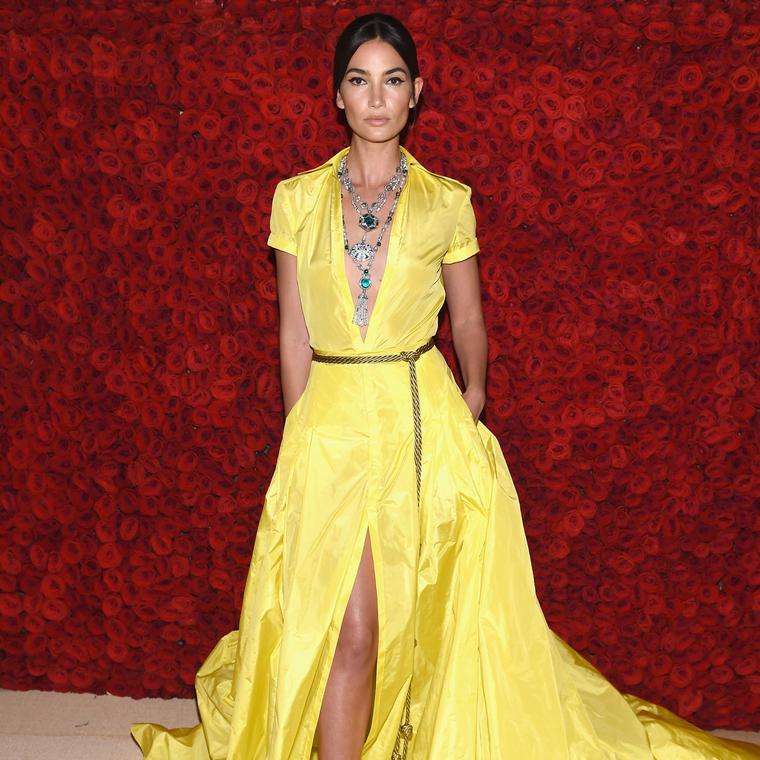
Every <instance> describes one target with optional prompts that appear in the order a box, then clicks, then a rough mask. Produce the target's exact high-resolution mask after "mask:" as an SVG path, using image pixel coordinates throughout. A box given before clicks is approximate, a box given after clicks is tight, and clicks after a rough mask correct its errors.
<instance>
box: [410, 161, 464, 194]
mask: <svg viewBox="0 0 760 760" xmlns="http://www.w3.org/2000/svg"><path fill="white" fill-rule="evenodd" d="M414 167H415V169H417V172H418V176H419V177H420V179H421V181H422V182H423V183H427V185H429V186H430V189H431V190H437V191H438V192H437V193H436V195H438V194H443V195H445V196H450V197H462V196H469V195H470V194H471V192H472V189H471V187H470V186H469V185H468V184H467V183H465V182H462V181H461V180H459V179H456V178H455V177H450V176H448V175H446V174H440V173H438V172H434V171H433V170H432V169H428V168H427V167H426V166H423V165H422V164H421V163H419V161H415V164H414Z"/></svg>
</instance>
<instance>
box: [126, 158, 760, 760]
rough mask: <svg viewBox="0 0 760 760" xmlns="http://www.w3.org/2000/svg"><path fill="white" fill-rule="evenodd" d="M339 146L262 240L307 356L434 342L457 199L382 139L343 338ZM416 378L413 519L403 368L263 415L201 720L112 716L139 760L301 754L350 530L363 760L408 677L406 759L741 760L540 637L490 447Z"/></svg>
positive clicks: (383, 368)
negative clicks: (383, 190) (370, 301)
mask: <svg viewBox="0 0 760 760" xmlns="http://www.w3.org/2000/svg"><path fill="white" fill-rule="evenodd" d="M347 151H348V148H347V147H346V148H343V149H342V150H341V151H339V152H338V153H337V154H336V155H335V156H333V157H332V158H331V159H330V160H328V161H326V162H325V163H324V164H322V165H321V166H317V167H316V168H314V169H311V170H308V171H305V172H301V173H300V174H297V175H295V176H294V177H290V178H288V179H285V180H283V181H282V182H280V183H279V184H278V186H277V188H276V190H275V194H274V198H273V202H272V213H271V219H270V224H271V235H270V236H269V239H268V241H267V242H268V244H269V245H271V246H272V247H274V248H279V249H282V250H284V251H287V252H289V253H292V254H293V255H295V256H296V257H297V279H298V285H299V290H300V297H301V302H302V306H303V311H304V316H305V319H306V323H307V326H308V330H309V337H310V344H311V346H312V348H313V349H314V350H315V352H316V351H320V352H322V353H329V354H333V355H353V354H365V353H366V354H388V353H398V352H400V351H409V350H412V349H415V348H417V347H418V346H421V345H422V344H424V343H425V341H427V340H428V338H430V337H431V336H433V335H434V334H435V332H436V330H437V327H438V312H439V310H440V308H441V306H442V304H443V301H444V296H445V292H444V287H443V282H442V275H441V263H442V262H443V263H451V262H456V261H460V260H462V259H465V258H467V257H469V256H472V255H473V254H475V253H477V252H478V250H479V247H478V242H477V239H476V229H475V215H474V213H473V209H472V205H471V192H470V188H469V187H468V186H467V185H464V184H462V183H460V182H458V181H456V180H454V179H451V178H448V177H445V176H442V175H439V174H435V173H433V172H431V171H429V170H428V169H426V168H424V167H423V166H422V165H421V164H420V163H419V162H418V161H417V160H416V159H415V158H414V157H413V156H412V155H411V154H410V153H409V151H407V150H406V149H405V148H403V147H402V151H403V152H404V153H405V155H406V158H407V161H408V164H409V173H408V177H407V182H406V184H405V186H404V189H403V190H402V192H401V195H400V197H399V201H398V206H397V209H396V215H395V218H394V221H393V223H392V226H391V227H390V230H389V234H390V238H389V243H388V255H387V263H386V268H385V275H384V277H383V281H382V284H381V285H380V290H379V291H378V297H377V301H376V303H375V305H374V308H373V310H372V313H371V314H370V322H369V326H368V331H367V335H366V340H365V341H362V338H361V336H360V333H359V327H358V326H357V325H355V324H354V323H353V322H352V317H353V306H354V305H353V302H352V298H351V293H350V290H349V287H348V281H347V278H346V271H345V265H344V248H343V238H342V219H341V201H340V186H339V183H338V180H337V177H336V171H337V168H338V165H339V163H340V160H341V158H342V157H343V155H344V154H345V153H346V152H347ZM389 202H390V201H389ZM357 274H358V270H357ZM416 375H417V387H418V394H419V396H418V398H419V414H420V417H421V426H422V430H421V433H422V461H421V473H422V475H421V491H420V502H419V507H418V504H417V495H416V489H417V482H416V467H418V466H419V465H418V463H417V462H415V457H414V442H415V435H414V423H413V414H412V407H411V402H410V393H411V392H410V371H409V365H408V363H407V362H406V361H395V362H388V363H368V364H330V363H319V362H315V361H313V362H312V364H311V368H310V373H309V377H308V381H307V384H306V388H305V390H304V392H303V394H302V395H301V396H300V398H299V399H298V400H297V401H296V403H295V405H294V407H293V408H292V409H291V411H290V412H289V414H288V415H287V417H286V419H285V427H284V430H283V435H282V441H281V444H280V451H279V455H278V459H277V464H276V467H275V471H274V474H273V476H272V480H271V482H270V485H269V488H268V490H267V493H266V495H265V499H264V504H263V512H262V516H261V520H260V524H259V528H258V532H257V534H256V539H255V543H254V547H253V556H252V559H251V564H250V570H249V574H248V578H247V581H246V585H245V591H244V596H243V601H242V609H241V614H240V623H239V627H238V630H233V631H230V632H229V633H227V634H226V635H225V636H224V637H222V638H221V639H220V640H219V642H218V643H217V644H216V646H215V647H214V649H213V650H212V651H211V653H210V654H209V656H208V657H207V659H206V661H205V662H204V663H203V664H202V665H201V667H200V669H199V671H198V673H197V677H196V682H195V683H196V696H197V702H198V707H199V712H200V715H201V723H199V724H197V725H196V726H193V727H191V728H175V729H167V728H165V727H163V726H161V725H159V724H155V723H134V724H132V728H131V733H132V735H133V736H134V738H135V739H136V741H137V742H138V744H139V745H140V748H141V750H142V752H143V756H144V758H148V759H149V760H209V759H211V760H318V758H319V747H318V742H317V737H316V725H317V719H318V717H319V710H320V707H321V703H322V697H323V693H324V688H325V684H326V681H327V676H328V674H329V670H330V666H331V662H332V658H333V656H334V652H335V647H336V642H337V638H338V633H339V631H340V626H341V622H342V619H343V613H344V610H345V608H346V605H347V602H348V598H349V595H350V593H351V589H352V586H353V582H354V579H355V577H356V572H357V568H358V564H359V560H360V557H361V554H362V549H363V546H364V541H365V535H366V533H367V531H369V536H370V540H371V544H372V553H373V561H374V568H375V576H376V586H377V597H378V617H379V643H378V657H377V671H376V688H375V691H374V697H373V703H372V718H371V726H370V730H369V735H368V736H367V739H366V742H365V744H364V749H363V752H362V759H363V760H391V753H392V751H393V749H394V745H395V744H396V739H397V735H398V730H399V724H400V722H401V719H402V715H403V711H404V707H405V700H406V695H407V688H408V686H409V685H410V679H411V715H410V718H411V724H412V727H413V731H412V737H411V739H410V741H409V745H408V749H407V754H406V758H407V760H602V759H603V758H604V759H605V760H609V759H612V758H614V759H615V760H645V759H647V758H656V759H657V760H687V759H695V760H696V759H697V758H699V759H702V760H707V759H708V758H711V759H713V760H733V759H736V760H739V759H743V760H746V759H749V758H760V747H756V746H754V745H750V744H747V743H744V742H738V741H729V740H727V739H722V738H719V737H717V736H714V735H712V734H710V733H708V732H706V731H702V730H700V729H699V728H697V727H696V726H694V725H692V724H691V723H689V722H687V721H685V720H682V719H680V718H679V717H678V716H676V715H675V714H674V713H672V712H670V711H668V710H666V709H665V708H663V707H660V706H658V705H655V704H652V703H650V702H646V701H644V700H643V699H639V698H637V697H635V696H633V695H630V694H621V693H620V692H618V691H617V690H616V689H615V688H614V687H613V686H612V684H611V683H609V682H608V681H607V680H606V679H605V678H604V676H603V675H602V674H601V673H600V672H599V671H598V670H597V669H596V668H594V667H593V666H592V665H591V664H590V663H589V662H588V661H587V660H585V659H584V658H583V657H582V656H581V655H580V654H578V653H577V652H576V651H575V650H573V649H572V648H571V647H570V646H569V645H568V644H566V643H565V642H564V641H563V640H562V639H560V638H559V637H558V636H557V635H556V634H554V633H553V632H552V631H551V629H550V628H549V627H548V625H547V623H546V620H545V618H544V615H543V613H542V610H541V607H540V605H539V602H538V599H537V597H536V593H535V587H534V580H533V574H532V566H531V560H530V556H529V552H528V545H527V542H526V538H525V534H524V530H523V523H522V518H521V513H520V506H519V502H518V497H517V493H516V491H515V487H514V485H513V482H512V479H511V476H510V473H509V470H508V468H507V464H506V462H505V460H504V456H503V454H502V451H501V448H500V446H499V442H498V440H497V439H496V437H495V436H494V435H493V434H492V433H491V431H490V430H489V429H488V428H487V427H486V426H485V425H484V424H483V423H482V422H480V421H477V422H475V421H474V420H473V418H472V415H471V414H470V411H469V408H468V407H467V404H466V403H465V401H464V399H463V397H462V394H461V391H460V389H459V387H458V385H457V384H456V381H455V379H454V377H453V375H452V373H451V371H450V369H449V366H448V364H447V363H446V361H445V359H444V356H443V355H442V354H441V352H440V351H439V350H438V349H437V348H435V347H434V348H432V349H431V350H428V351H427V352H425V353H423V354H421V355H420V356H419V357H418V358H417V359H416Z"/></svg>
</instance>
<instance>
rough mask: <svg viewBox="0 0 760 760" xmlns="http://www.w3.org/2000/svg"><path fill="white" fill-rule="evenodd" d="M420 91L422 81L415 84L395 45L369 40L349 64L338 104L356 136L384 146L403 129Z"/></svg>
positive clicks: (417, 79) (338, 97) (339, 91)
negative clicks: (343, 110)
mask: <svg viewBox="0 0 760 760" xmlns="http://www.w3.org/2000/svg"><path fill="white" fill-rule="evenodd" d="M421 89H422V79H421V78H420V77H417V78H416V79H414V80H412V78H411V77H410V75H409V69H408V68H407V65H406V64H405V63H404V59H403V58H402V57H401V56H400V55H399V54H398V53H397V52H396V49H395V48H394V47H393V45H390V44H388V43H387V42H385V41H383V40H368V41H367V42H364V43H362V44H361V45H360V46H359V47H358V48H357V49H356V52H355V53H354V54H353V56H352V57H351V60H350V61H349V62H348V67H347V68H346V73H345V74H344V75H343V80H342V81H341V83H340V87H339V89H338V92H337V95H336V103H337V105H338V108H343V109H345V111H346V121H348V125H349V126H350V127H351V130H352V131H353V132H354V134H355V135H357V136H359V137H361V138H363V139H365V140H367V141H369V142H385V141H387V140H390V139H393V138H395V137H396V136H397V135H398V134H399V133H400V132H401V130H402V129H403V128H404V126H405V125H406V121H407V118H408V117H409V109H410V108H411V107H412V106H414V104H415V101H416V100H417V99H418V98H419V95H420V90H421ZM372 119H375V120H377V121H371V120H372Z"/></svg>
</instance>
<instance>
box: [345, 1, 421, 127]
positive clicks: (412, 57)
mask: <svg viewBox="0 0 760 760" xmlns="http://www.w3.org/2000/svg"><path fill="white" fill-rule="evenodd" d="M378 39H379V40H383V41H384V42H387V43H388V44H389V45H392V46H393V48H394V49H395V50H396V52H397V53H398V54H399V55H400V56H401V58H402V59H403V61H404V63H405V64H406V65H407V68H408V69H409V74H410V75H411V80H412V81H411V82H410V84H411V85H412V87H414V82H413V80H414V79H415V78H416V77H418V76H419V75H420V65H419V63H418V61H417V46H416V45H415V44H414V40H413V39H412V35H411V34H409V30H408V29H407V28H406V27H405V26H404V25H403V24H402V23H401V22H400V21H399V20H398V19H397V18H395V17H394V16H391V15H389V14H387V13H368V14H366V15H364V16H359V17H357V18H355V19H354V20H353V21H352V22H351V23H350V24H349V25H348V26H347V27H346V28H345V29H344V30H343V31H342V32H341V33H340V36H339V37H338V41H337V42H336V43H335V57H334V59H333V98H335V96H336V95H337V93H338V90H339V89H340V83H341V81H342V80H343V77H344V75H345V73H346V69H347V68H348V64H349V61H350V60H351V58H352V57H353V55H354V53H355V52H356V50H357V48H358V47H359V46H360V45H362V44H364V43H365V42H369V41H370V40H378ZM417 110H418V103H417V104H415V105H414V106H413V107H412V108H410V109H409V111H410V117H409V120H408V121H407V124H406V126H407V127H411V126H412V125H413V124H414V121H415V119H416V116H417Z"/></svg>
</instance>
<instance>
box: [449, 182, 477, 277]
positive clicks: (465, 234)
mask: <svg viewBox="0 0 760 760" xmlns="http://www.w3.org/2000/svg"><path fill="white" fill-rule="evenodd" d="M476 227H477V222H476V220H475V211H474V209H473V208H472V189H471V188H470V187H467V193H466V194H465V196H464V201H463V203H462V205H461V206H460V207H459V212H458V215H457V224H456V229H455V230H454V237H453V238H452V240H451V243H450V244H449V247H448V250H447V251H446V253H445V254H444V257H443V263H444V264H454V263H456V262H457V261H463V260H464V259H467V258H469V257H470V256H472V255H473V254H474V253H477V252H478V251H479V250H480V246H479V245H478V238H477V236H476Z"/></svg>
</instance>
